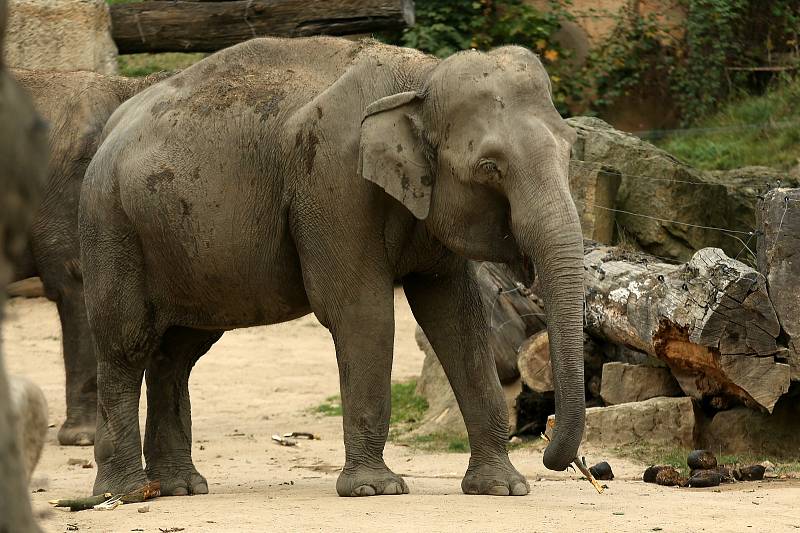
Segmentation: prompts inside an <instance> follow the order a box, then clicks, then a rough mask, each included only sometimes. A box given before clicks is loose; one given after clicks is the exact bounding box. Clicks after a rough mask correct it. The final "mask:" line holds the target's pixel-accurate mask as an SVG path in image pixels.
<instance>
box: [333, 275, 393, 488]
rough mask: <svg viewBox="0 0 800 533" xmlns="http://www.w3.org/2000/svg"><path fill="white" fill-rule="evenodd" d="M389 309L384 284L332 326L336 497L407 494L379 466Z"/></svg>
mask: <svg viewBox="0 0 800 533" xmlns="http://www.w3.org/2000/svg"><path fill="white" fill-rule="evenodd" d="M393 303H394V302H393V293H392V289H391V284H388V287H387V288H386V290H385V291H383V294H380V295H376V298H375V300H374V301H360V302H357V303H353V304H350V305H347V306H345V307H344V308H343V309H341V310H340V311H341V312H340V313H338V314H337V316H336V318H335V319H333V321H332V322H331V332H332V334H333V338H334V342H335V344H336V359H337V361H338V364H339V384H340V388H341V393H342V412H343V416H344V421H343V424H344V447H345V464H344V468H343V469H342V473H341V474H340V475H339V479H338V480H337V481H336V492H338V493H339V495H340V496H374V495H377V494H407V493H408V487H407V486H406V483H405V481H403V479H402V478H401V477H400V476H398V475H396V474H395V473H394V472H392V471H391V470H390V469H389V467H387V466H386V463H384V461H383V448H384V446H385V445H386V437H387V435H388V433H389V417H390V415H391V372H392V349H393V341H394V309H393Z"/></svg>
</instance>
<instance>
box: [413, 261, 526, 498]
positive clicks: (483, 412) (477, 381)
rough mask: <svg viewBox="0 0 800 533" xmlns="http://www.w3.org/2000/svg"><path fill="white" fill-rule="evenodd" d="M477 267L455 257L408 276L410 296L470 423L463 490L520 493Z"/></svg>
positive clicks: (522, 488) (521, 487)
mask: <svg viewBox="0 0 800 533" xmlns="http://www.w3.org/2000/svg"><path fill="white" fill-rule="evenodd" d="M474 268H475V267H474V264H470V263H468V262H467V261H465V260H462V259H460V258H457V259H453V264H452V265H450V268H448V269H447V272H446V273H442V274H439V275H420V274H414V275H411V276H408V277H407V278H406V279H405V280H404V286H405V291H406V296H407V297H408V300H409V303H410V304H411V309H412V311H413V313H414V317H415V318H416V319H417V322H418V323H419V325H420V326H421V327H422V329H423V331H424V332H425V335H426V336H427V337H428V340H429V341H430V343H431V346H432V347H433V349H434V351H435V352H436V355H437V357H438V358H439V361H440V362H441V364H442V367H443V368H444V371H445V374H447V378H448V380H449V381H450V385H451V386H452V388H453V392H454V393H455V396H456V399H457V400H458V406H459V408H460V409H461V413H462V414H463V416H464V422H465V423H466V426H467V433H468V435H469V443H470V448H471V450H472V454H471V456H470V460H469V468H468V469H467V473H466V474H465V476H464V480H463V481H462V482H461V489H462V490H463V491H464V492H465V493H466V494H492V495H497V496H507V495H509V494H511V495H514V496H522V495H525V494H528V491H529V490H530V489H529V486H528V483H527V482H526V481H525V478H524V477H523V476H522V474H520V473H519V472H518V471H517V470H516V469H515V468H514V466H513V465H512V464H511V461H510V460H509V458H508V451H507V449H506V442H507V440H508V412H507V409H506V404H505V401H504V399H503V392H502V389H501V388H500V380H499V379H498V377H497V369H496V367H495V362H494V358H493V357H492V354H491V353H490V352H489V347H488V342H487V338H488V329H489V328H488V324H487V321H486V314H485V311H484V308H483V303H482V301H481V297H480V293H479V290H478V282H477V278H476V276H475V271H474Z"/></svg>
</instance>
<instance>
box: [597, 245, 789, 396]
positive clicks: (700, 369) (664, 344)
mask: <svg viewBox="0 0 800 533" xmlns="http://www.w3.org/2000/svg"><path fill="white" fill-rule="evenodd" d="M584 267H585V273H586V274H585V285H586V314H587V326H586V327H587V330H588V331H589V333H591V334H593V335H596V336H599V337H601V338H604V339H606V340H608V341H611V342H614V343H617V344H622V345H626V346H629V347H631V348H634V349H637V350H640V351H643V352H646V353H648V354H650V355H653V356H655V357H657V358H659V359H661V360H663V361H665V362H666V363H667V364H668V365H669V367H670V369H671V370H672V373H673V374H674V375H675V377H676V378H677V379H678V382H679V383H680V384H681V387H682V388H683V390H684V392H686V393H687V394H689V395H690V396H692V397H694V398H695V399H698V400H710V401H711V402H712V404H714V405H717V406H719V407H721V406H723V405H725V404H726V402H727V401H729V400H731V399H734V400H739V401H741V402H742V403H744V404H745V405H747V406H750V407H753V408H760V409H764V410H766V411H769V412H772V409H773V408H774V406H775V402H776V401H777V400H778V398H780V396H781V395H783V394H784V393H785V392H786V391H787V390H788V388H789V365H786V364H783V363H779V362H777V361H776V360H775V354H776V353H778V352H779V348H778V346H777V343H776V338H777V337H778V335H779V334H780V325H779V324H778V319H777V316H776V315H775V310H774V309H773V307H772V303H771V302H770V300H769V298H768V296H767V292H766V282H765V279H764V276H762V275H761V274H759V273H758V272H756V271H755V270H753V269H752V268H750V267H748V266H746V265H744V264H743V263H740V262H738V261H735V260H733V259H730V258H729V257H727V256H726V255H725V254H724V253H723V252H722V250H720V249H718V248H704V249H702V250H700V251H699V252H697V253H696V254H695V255H694V257H692V259H691V260H690V261H689V262H688V263H686V264H683V265H671V264H666V263H659V262H658V260H657V259H656V258H654V257H652V256H647V255H644V254H638V253H629V252H625V251H623V250H621V249H619V248H611V247H605V246H597V245H589V246H587V250H586V254H585V256H584Z"/></svg>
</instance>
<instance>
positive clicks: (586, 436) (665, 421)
mask: <svg viewBox="0 0 800 533" xmlns="http://www.w3.org/2000/svg"><path fill="white" fill-rule="evenodd" d="M694 432H695V415H694V405H693V404H692V400H691V399H690V398H685V397H684V398H651V399H649V400H645V401H643V402H634V403H622V404H619V405H612V406H609V407H590V408H588V409H586V429H585V430H584V432H583V442H584V443H585V444H590V445H594V446H601V447H602V446H621V445H626V444H636V443H641V442H647V443H650V444H665V445H675V446H683V447H685V448H691V447H693V446H694Z"/></svg>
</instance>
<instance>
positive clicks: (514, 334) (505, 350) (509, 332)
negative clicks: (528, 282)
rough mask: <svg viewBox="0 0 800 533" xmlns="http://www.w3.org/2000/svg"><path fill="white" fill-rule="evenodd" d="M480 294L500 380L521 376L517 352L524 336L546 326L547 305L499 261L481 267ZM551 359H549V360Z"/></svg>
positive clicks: (502, 381) (490, 344)
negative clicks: (486, 315)
mask: <svg viewBox="0 0 800 533" xmlns="http://www.w3.org/2000/svg"><path fill="white" fill-rule="evenodd" d="M478 280H479V288H480V291H481V297H482V299H483V303H484V306H485V309H486V312H487V314H488V315H489V316H488V322H489V349H490V351H491V353H492V355H494V360H495V364H496V366H497V375H498V376H499V377H500V382H501V383H504V384H506V383H511V382H512V381H514V380H515V379H517V378H518V377H519V371H518V369H517V353H518V352H519V349H520V346H521V345H522V343H523V342H525V339H527V338H528V337H530V336H531V335H533V334H534V333H537V332H539V331H542V330H544V329H546V328H547V325H546V324H545V321H544V320H545V318H544V306H543V305H542V303H541V301H540V300H539V299H538V298H537V297H536V296H534V295H532V294H531V293H530V291H528V290H527V289H526V288H525V287H524V286H523V285H522V284H521V283H518V282H516V281H515V280H514V276H513V275H512V274H511V272H510V270H509V269H508V267H506V266H505V265H502V264H498V263H481V264H480V265H479V266H478ZM548 360H549V359H548Z"/></svg>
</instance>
